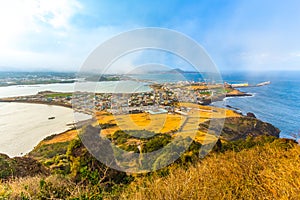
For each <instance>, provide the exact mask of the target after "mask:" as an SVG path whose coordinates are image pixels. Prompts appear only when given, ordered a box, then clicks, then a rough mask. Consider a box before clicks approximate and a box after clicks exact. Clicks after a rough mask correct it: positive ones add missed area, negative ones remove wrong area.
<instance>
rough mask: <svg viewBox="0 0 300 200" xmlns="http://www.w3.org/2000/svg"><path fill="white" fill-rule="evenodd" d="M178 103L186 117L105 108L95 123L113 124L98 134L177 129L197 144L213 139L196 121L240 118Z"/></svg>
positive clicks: (66, 137)
mask: <svg viewBox="0 0 300 200" xmlns="http://www.w3.org/2000/svg"><path fill="white" fill-rule="evenodd" d="M180 106H184V107H188V108H191V110H190V111H189V112H188V116H183V115H180V114H157V115H151V114H149V113H138V114H127V115H115V116H114V115H112V114H110V113H107V112H105V111H101V112H97V113H96V119H97V121H98V123H99V124H106V123H110V124H117V126H114V127H110V128H107V129H103V130H101V134H102V135H109V134H113V133H114V132H116V131H117V130H148V131H153V132H156V133H168V132H172V131H176V130H177V131H178V132H177V133H176V135H181V136H190V137H191V138H193V139H194V140H196V141H198V142H200V143H207V142H208V141H212V140H215V137H214V136H212V135H208V134H206V133H203V132H200V131H198V124H199V123H202V122H205V121H207V120H209V119H211V118H225V117H240V116H241V115H240V114H238V113H236V112H234V111H232V110H227V109H223V108H216V107H212V106H202V105H197V104H193V103H180ZM77 134H78V132H77V131H76V130H71V131H67V132H64V133H61V134H59V135H57V136H55V137H54V138H52V139H51V140H47V141H43V144H51V143H56V142H66V141H70V140H72V139H73V138H75V137H76V135H77Z"/></svg>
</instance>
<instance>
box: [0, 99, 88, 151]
mask: <svg viewBox="0 0 300 200" xmlns="http://www.w3.org/2000/svg"><path fill="white" fill-rule="evenodd" d="M0 106H1V108H2V109H3V110H4V111H5V112H4V113H2V115H1V116H0V117H1V125H0V126H1V136H2V140H1V152H0V153H4V154H7V155H9V156H10V157H18V156H23V155H26V154H27V153H29V152H31V151H32V150H33V149H34V148H35V146H37V145H38V144H39V143H40V142H41V141H42V140H43V139H45V138H47V137H49V136H51V135H57V134H61V133H64V132H68V131H70V130H72V129H74V127H77V126H78V127H80V126H82V124H83V123H86V121H87V120H89V117H90V116H88V115H85V114H83V113H78V114H79V115H78V116H77V120H78V122H74V111H73V110H72V109H70V107H68V106H62V105H53V104H48V105H46V104H44V103H35V102H30V103H29V102H1V103H0ZM36 113H41V114H39V115H36ZM51 116H54V117H55V118H54V119H51V120H49V117H51ZM77 124H78V125H77ZM7 133H9V134H7ZM11 144H14V145H13V146H12V145H11Z"/></svg>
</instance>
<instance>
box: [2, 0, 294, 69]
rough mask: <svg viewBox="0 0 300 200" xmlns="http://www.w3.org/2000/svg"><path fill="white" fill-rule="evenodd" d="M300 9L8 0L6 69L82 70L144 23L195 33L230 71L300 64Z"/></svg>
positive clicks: (219, 2)
mask: <svg viewBox="0 0 300 200" xmlns="http://www.w3.org/2000/svg"><path fill="white" fill-rule="evenodd" d="M299 8H300V1H297V0H294V1H292V0H287V1H282V0H277V1H276V0H272V1H271V0H252V1H249V0H195V1H177V0H165V1H162V0H160V1H156V0H154V1H133V0H132V1H131V0H128V1H116V0H106V1H101V0H100V1H97V0H51V1H50V0H27V1H21V0H11V1H4V0H3V1H2V0H1V1H0V26H1V31H0V70H23V71H27V70H60V71H76V70H78V69H80V66H81V65H82V63H83V62H84V60H85V59H86V58H87V57H88V55H89V54H90V53H91V52H92V51H93V50H94V49H95V48H96V47H97V46H98V45H99V44H101V43H102V42H103V41H105V40H107V39H109V38H111V37H112V36H114V35H116V34H118V33H121V32H123V31H127V30H130V29H134V28H142V27H163V28H169V29H174V30H176V31H180V32H182V33H184V34H186V35H188V36H189V37H191V38H193V39H195V40H196V41H197V42H198V43H199V44H200V45H202V46H203V47H204V48H205V49H206V51H207V52H208V54H209V55H210V56H211V58H212V59H213V60H214V62H215V63H216V65H217V66H218V67H219V69H220V70H223V71H225V70H298V69H300V67H299V66H300V12H299ZM120 65H121V64H120Z"/></svg>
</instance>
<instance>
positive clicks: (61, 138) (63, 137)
mask: <svg viewBox="0 0 300 200" xmlns="http://www.w3.org/2000/svg"><path fill="white" fill-rule="evenodd" d="M77 134H78V131H77V130H69V131H66V132H63V133H61V134H58V135H56V136H54V137H53V138H52V139H50V140H46V141H42V142H41V144H54V143H59V142H67V141H71V140H73V139H74V138H75V137H76V136H77Z"/></svg>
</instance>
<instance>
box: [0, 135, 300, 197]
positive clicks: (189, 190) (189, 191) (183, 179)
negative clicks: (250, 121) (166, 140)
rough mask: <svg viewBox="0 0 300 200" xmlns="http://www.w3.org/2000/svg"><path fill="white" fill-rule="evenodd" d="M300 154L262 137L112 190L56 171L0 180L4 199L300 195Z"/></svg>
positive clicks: (285, 142) (287, 145)
mask: <svg viewBox="0 0 300 200" xmlns="http://www.w3.org/2000/svg"><path fill="white" fill-rule="evenodd" d="M242 147H244V148H242ZM220 152H223V153H220ZM299 155H300V146H299V145H297V144H295V143H293V142H291V141H288V140H284V139H275V138H272V137H263V138H262V139H253V140H252V139H251V140H249V141H244V142H240V143H228V144H227V145H224V147H223V149H222V150H221V151H219V153H217V152H213V153H211V154H210V155H209V156H207V157H206V158H205V159H203V160H201V161H196V162H194V163H193V164H187V165H181V164H176V163H175V164H173V165H172V166H170V167H168V168H165V169H164V170H161V171H159V172H157V173H152V174H145V175H134V181H132V182H129V183H128V184H114V185H113V186H112V187H109V189H108V190H107V189H106V188H105V187H103V186H101V185H97V184H96V185H95V184H89V183H87V182H82V181H80V182H74V180H72V179H70V177H69V176H62V175H57V174H52V175H50V176H39V175H38V176H34V177H25V178H15V179H11V180H9V181H3V182H2V183H0V199H1V198H3V199H143V200H145V199H155V200H160V199H300V156H299Z"/></svg>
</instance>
